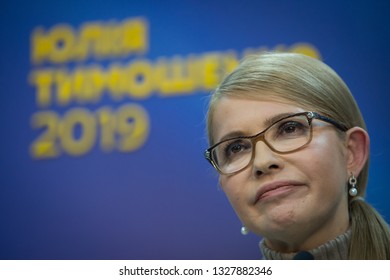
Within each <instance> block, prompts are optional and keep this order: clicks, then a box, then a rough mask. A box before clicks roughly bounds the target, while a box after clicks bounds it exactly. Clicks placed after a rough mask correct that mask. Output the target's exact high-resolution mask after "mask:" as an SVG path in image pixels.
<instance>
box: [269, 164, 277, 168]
mask: <svg viewBox="0 0 390 280" xmlns="http://www.w3.org/2000/svg"><path fill="white" fill-rule="evenodd" d="M278 168H279V166H277V165H276V164H272V165H270V167H269V169H278Z"/></svg>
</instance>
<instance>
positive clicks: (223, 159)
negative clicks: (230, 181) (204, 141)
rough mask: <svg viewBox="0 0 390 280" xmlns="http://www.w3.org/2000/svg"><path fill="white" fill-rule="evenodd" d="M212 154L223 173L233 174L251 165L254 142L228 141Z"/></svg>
mask: <svg viewBox="0 0 390 280" xmlns="http://www.w3.org/2000/svg"><path fill="white" fill-rule="evenodd" d="M212 153H213V160H214V162H215V164H216V165H217V166H218V168H219V169H220V170H221V171H222V172H223V173H226V174H229V173H233V172H236V171H238V170H240V169H241V168H244V167H245V166H246V165H248V164H249V162H250V160H251V157H252V142H251V140H249V139H232V140H227V141H225V142H222V143H220V144H219V145H218V146H216V147H215V148H214V149H213V151H212Z"/></svg>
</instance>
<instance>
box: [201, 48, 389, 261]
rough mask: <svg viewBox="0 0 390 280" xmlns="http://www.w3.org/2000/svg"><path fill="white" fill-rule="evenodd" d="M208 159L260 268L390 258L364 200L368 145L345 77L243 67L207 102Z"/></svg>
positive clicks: (285, 59) (277, 58)
mask: <svg viewBox="0 0 390 280" xmlns="http://www.w3.org/2000/svg"><path fill="white" fill-rule="evenodd" d="M207 125H208V135H209V142H210V146H211V147H210V148H209V149H207V150H206V152H205V156H206V158H207V159H208V160H209V161H210V162H211V164H212V165H213V166H214V167H215V168H216V169H217V171H218V172H219V173H220V178H219V181H220V184H221V186H222V189H223V190H224V192H225V193H226V195H227V197H228V199H229V201H230V203H231V204H232V206H233V208H234V209H235V211H236V213H237V215H238V216H239V218H240V219H241V221H242V223H243V225H244V227H243V229H242V232H243V233H244V234H245V233H247V231H251V232H254V233H255V234H258V235H260V236H262V237H264V238H263V240H262V241H261V242H260V248H261V250H262V253H263V256H264V257H265V258H266V259H390V230H389V226H388V224H387V223H386V222H385V221H384V219H383V218H382V217H381V216H380V215H379V214H378V212H377V211H376V210H375V209H374V208H373V207H371V206H370V205H369V204H368V203H367V202H365V201H364V196H365V190H366V184H367V176H368V158H369V136H368V134H367V132H366V128H365V123H364V120H363V118H362V115H361V113H360V110H359V108H358V106H357V104H356V102H355V100H354V98H353V97H352V95H351V93H350V91H349V89H348V88H347V86H346V85H345V84H344V82H343V81H342V80H341V78H340V77H339V76H338V75H337V74H336V73H335V72H334V71H333V70H332V69H331V68H329V67H328V66H327V65H325V64H324V63H322V62H320V61H319V60H316V59H313V58H310V57H307V56H304V55H299V54H285V53H269V54H263V55H258V56H251V57H248V58H246V59H245V60H244V61H243V62H242V63H241V64H240V65H239V66H238V67H237V68H236V69H235V70H234V71H233V72H232V73H231V74H229V75H228V76H227V77H226V78H225V79H224V80H223V81H222V83H221V84H220V85H219V87H217V89H216V90H215V92H214V93H213V95H212V97H211V100H210V104H209V111H208V123H207Z"/></svg>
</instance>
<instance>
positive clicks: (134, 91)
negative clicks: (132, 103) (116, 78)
mask: <svg viewBox="0 0 390 280" xmlns="http://www.w3.org/2000/svg"><path fill="white" fill-rule="evenodd" d="M125 73H126V74H125V75H126V80H127V81H128V83H127V93H128V94H129V95H130V97H133V98H136V99H140V98H147V97H149V95H150V94H151V93H152V90H153V68H152V65H151V64H150V62H148V61H146V60H145V61H136V62H135V63H132V64H130V65H129V66H128V67H126V68H125Z"/></svg>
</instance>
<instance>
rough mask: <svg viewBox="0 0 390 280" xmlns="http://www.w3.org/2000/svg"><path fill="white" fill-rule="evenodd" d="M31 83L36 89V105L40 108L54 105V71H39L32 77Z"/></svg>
mask: <svg viewBox="0 0 390 280" xmlns="http://www.w3.org/2000/svg"><path fill="white" fill-rule="evenodd" d="M30 83H31V84H32V85H33V86H34V87H35V88H36V91H35V92H36V103H37V105H38V106H40V107H44V106H49V105H51V103H52V86H53V70H47V69H46V70H39V71H35V72H33V73H32V74H31V75H30Z"/></svg>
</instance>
